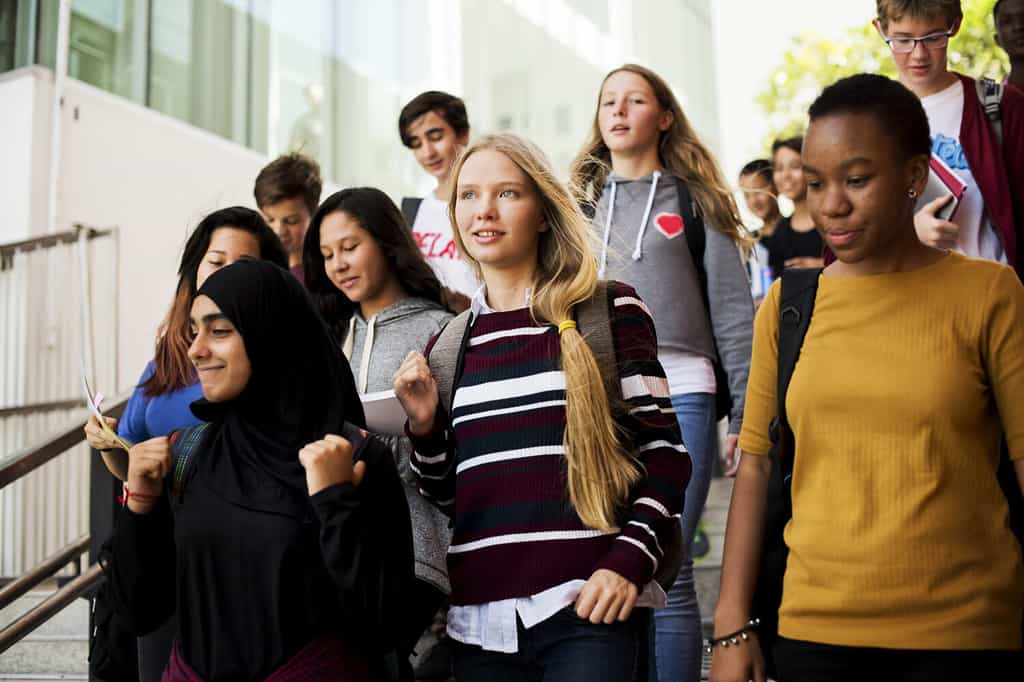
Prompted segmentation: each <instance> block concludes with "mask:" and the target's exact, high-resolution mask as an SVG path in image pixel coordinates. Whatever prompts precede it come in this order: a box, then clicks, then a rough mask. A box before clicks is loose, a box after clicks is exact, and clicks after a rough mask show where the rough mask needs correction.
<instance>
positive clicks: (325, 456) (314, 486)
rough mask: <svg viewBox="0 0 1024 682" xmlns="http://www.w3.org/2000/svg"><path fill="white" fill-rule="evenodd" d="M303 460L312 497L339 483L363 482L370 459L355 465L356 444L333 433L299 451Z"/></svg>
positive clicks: (300, 460) (307, 484) (301, 460)
mask: <svg viewBox="0 0 1024 682" xmlns="http://www.w3.org/2000/svg"><path fill="white" fill-rule="evenodd" d="M299 463H300V464H302V468H303V469H305V470H306V487H308V488H309V494H310V496H313V495H316V494H317V493H318V492H320V491H321V490H323V489H324V488H330V487H331V486H332V485H338V484H339V483H352V484H353V485H359V484H360V483H362V482H363V475H364V474H365V473H366V462H356V464H355V466H353V465H352V444H351V443H349V442H348V441H347V440H345V439H344V438H342V437H341V436H336V435H334V434H333V433H329V434H327V435H326V436H324V437H323V439H322V440H318V441H315V442H313V443H309V444H308V445H306V446H305V447H304V448H302V449H301V450H299Z"/></svg>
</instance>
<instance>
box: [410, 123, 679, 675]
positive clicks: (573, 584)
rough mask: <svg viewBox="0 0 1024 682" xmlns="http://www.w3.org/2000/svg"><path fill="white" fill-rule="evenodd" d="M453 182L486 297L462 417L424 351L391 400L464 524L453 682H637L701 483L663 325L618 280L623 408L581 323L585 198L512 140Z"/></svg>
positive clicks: (453, 210)
mask: <svg viewBox="0 0 1024 682" xmlns="http://www.w3.org/2000/svg"><path fill="white" fill-rule="evenodd" d="M451 177H452V181H451V189H450V192H451V195H450V197H449V211H450V217H451V220H452V226H453V230H454V233H455V238H456V240H457V241H458V246H459V249H460V250H461V252H462V254H463V256H464V257H465V258H466V260H467V261H468V262H470V263H471V264H472V265H473V267H474V268H476V269H477V271H478V272H479V274H480V277H481V280H482V281H483V283H484V284H483V286H482V287H481V289H480V290H479V291H478V292H477V293H476V295H475V296H474V297H473V300H472V304H471V306H470V311H469V313H468V314H469V315H470V316H471V317H470V318H469V320H470V321H469V325H468V334H467V338H466V339H464V343H463V346H464V347H463V349H462V350H461V351H460V355H461V357H460V358H444V360H445V361H447V362H449V363H451V364H456V365H457V366H458V367H459V368H460V371H459V372H457V373H456V375H455V386H454V389H453V397H452V403H451V405H452V406H451V413H450V414H449V413H448V410H447V406H446V405H441V404H439V396H438V389H437V384H436V382H435V378H434V376H433V375H432V374H431V371H430V365H429V363H428V360H427V358H426V357H424V355H423V354H420V353H411V354H410V355H409V356H408V357H407V358H406V360H405V362H404V363H403V364H402V366H401V367H400V368H399V370H398V372H396V374H395V382H394V386H395V392H396V394H397V396H398V398H399V400H400V401H401V403H402V405H403V407H404V408H405V411H406V413H407V415H408V418H409V419H408V423H407V426H406V429H407V432H408V434H409V436H410V437H411V438H412V440H413V445H414V450H415V451H414V454H413V456H412V464H413V467H414V469H415V470H416V472H417V474H418V476H419V479H420V483H421V487H422V491H423V493H424V494H425V495H427V496H428V497H431V498H432V499H434V501H435V502H436V503H438V504H439V505H440V506H441V507H442V509H444V510H445V511H447V512H448V513H449V514H451V515H452V517H453V522H454V523H453V526H454V530H453V532H454V535H453V539H452V545H451V547H450V549H449V554H448V571H449V578H450V581H451V587H452V593H451V604H452V608H451V611H450V612H449V618H448V634H449V635H450V636H451V638H452V639H453V640H455V641H456V642H457V643H456V646H455V674H456V678H457V679H459V680H460V682H474V681H475V680H487V681H488V682H491V681H494V680H498V681H501V680H510V681H512V680H514V681H515V682H524V681H530V680H537V681H538V682H539V681H540V680H545V681H552V680H556V681H557V680H566V681H568V680H581V679H586V680H597V681H601V680H608V681H609V682H612V681H615V682H621V681H622V680H629V679H632V675H633V672H634V666H635V665H636V663H637V661H638V658H639V655H640V654H641V653H643V652H641V651H640V650H639V643H640V641H641V633H642V629H643V628H644V627H646V623H645V621H643V619H640V618H637V617H634V614H633V608H634V606H636V605H638V604H639V605H645V604H646V605H656V604H657V603H659V592H660V588H657V587H656V586H655V585H654V584H653V583H652V577H653V576H654V573H655V570H656V568H657V567H658V565H659V563H660V562H662V560H663V559H664V556H663V553H662V548H664V547H667V546H668V545H669V541H670V540H671V534H672V532H673V530H674V529H675V528H676V527H677V526H676V525H675V521H674V518H673V516H674V515H677V514H679V513H680V511H681V509H682V503H683V499H682V496H681V495H680V494H678V493H679V491H681V490H682V489H683V488H684V487H685V485H686V481H687V479H688V478H689V472H690V462H689V457H688V455H687V453H686V450H685V449H684V448H683V445H682V439H681V436H680V432H679V427H678V425H677V423H676V421H675V420H674V419H673V418H672V415H671V409H670V408H671V406H670V403H669V399H668V385H667V383H666V381H665V375H664V372H663V370H662V368H661V366H660V365H659V364H658V359H657V354H656V350H657V345H656V341H655V334H654V324H653V321H652V320H651V317H650V315H649V313H648V311H647V308H646V306H645V305H644V303H643V302H642V301H641V300H640V298H639V297H638V296H637V295H636V292H635V291H634V290H633V289H632V288H631V287H629V286H626V285H624V284H620V283H617V282H609V283H608V287H607V291H608V297H607V298H608V306H609V320H610V330H608V332H609V333H610V335H611V337H612V339H613V346H614V349H615V359H616V369H617V372H618V375H619V377H618V378H619V380H620V381H621V403H619V402H618V401H617V402H616V404H615V405H613V404H612V402H611V400H610V399H609V397H608V394H607V392H606V389H605V383H604V378H603V377H602V374H601V370H600V367H599V365H598V363H597V360H596V358H595V356H594V354H593V352H592V351H591V349H590V347H589V346H588V344H587V342H586V341H585V339H584V337H583V334H585V333H587V330H584V329H579V328H577V327H576V326H575V321H574V308H576V306H578V305H579V304H581V303H583V302H585V301H587V300H588V299H590V298H591V297H592V296H593V295H594V293H595V291H596V289H597V286H598V275H597V263H596V260H595V258H594V256H593V252H592V248H591V245H590V242H589V227H588V225H587V223H586V219H585V218H584V216H583V215H582V213H581V212H580V209H579V207H578V205H577V203H576V201H575V198H574V197H573V196H572V195H571V194H570V193H569V191H568V190H567V189H566V187H565V186H564V185H563V184H562V183H560V182H559V181H558V179H557V178H556V177H555V175H554V173H553V172H552V170H551V167H550V165H549V163H548V162H547V160H546V159H545V157H544V155H543V154H542V153H541V152H540V151H539V150H538V149H537V148H536V147H534V146H533V145H532V144H530V143H529V142H527V141H526V140H523V139H522V138H519V137H516V136H513V135H489V136H486V137H483V138H481V139H480V140H478V141H477V142H476V143H474V144H473V145H472V146H471V147H469V148H468V149H467V150H466V151H465V152H464V154H463V155H462V156H461V157H460V159H459V161H458V162H457V163H456V165H455V167H454V169H453V172H452V176H451ZM433 344H434V341H432V342H431V344H429V345H428V347H427V349H426V351H425V353H426V356H427V357H429V356H430V353H431V350H432V349H433ZM431 360H432V361H435V362H436V361H438V358H431ZM663 601H664V592H660V602H663Z"/></svg>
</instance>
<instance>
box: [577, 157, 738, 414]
mask: <svg viewBox="0 0 1024 682" xmlns="http://www.w3.org/2000/svg"><path fill="white" fill-rule="evenodd" d="M613 197H614V205H613V206H612V210H611V211H610V215H609V210H608V207H609V204H610V203H612V199H613ZM682 215H683V213H682V212H681V211H680V210H679V197H678V192H677V189H676V179H675V177H673V176H672V175H669V174H666V173H662V172H655V173H653V174H651V175H646V176H643V177H641V178H637V179H635V180H629V179H626V178H623V177H621V176H618V175H615V174H614V173H613V174H611V175H610V176H609V178H608V182H607V183H606V184H605V188H604V192H603V194H602V195H601V199H600V201H599V202H598V205H597V209H596V211H595V214H594V219H593V228H594V231H595V232H596V233H597V236H598V238H599V239H601V246H600V247H599V248H598V253H597V257H598V260H599V263H600V265H601V267H602V274H601V276H602V278H604V279H614V280H618V281H620V282H625V283H627V284H631V285H633V287H635V288H636V290H637V292H638V293H639V294H640V297H641V298H642V299H643V300H644V302H645V303H646V304H647V307H648V308H650V311H651V315H652V316H653V317H654V323H655V327H656V329H657V333H658V352H659V356H662V355H668V354H672V355H674V356H678V355H679V354H680V353H686V354H693V355H697V356H702V357H705V358H707V359H708V360H712V361H714V359H715V349H716V347H717V349H718V355H719V357H720V358H721V363H722V366H723V367H724V368H725V371H726V374H727V375H728V377H729V393H730V394H731V395H732V400H733V408H732V413H731V415H730V419H729V432H730V433H738V432H739V428H740V424H741V422H742V420H743V399H744V397H745V394H746V389H747V374H748V373H749V371H750V352H751V345H752V338H753V329H754V304H753V301H752V300H751V297H750V283H749V280H748V278H747V270H746V267H745V266H744V263H743V260H742V258H741V255H740V251H739V248H738V247H737V245H736V243H735V242H734V241H733V240H732V238H730V237H729V236H728V235H725V234H723V233H722V232H720V231H718V230H717V229H715V228H714V226H712V225H711V224H709V223H707V222H706V220H707V218H706V217H705V226H704V233H705V247H704V271H705V272H706V273H707V282H708V284H707V288H708V292H707V293H708V297H707V298H708V302H709V306H710V308H711V310H710V316H709V315H708V311H707V310H706V308H705V305H704V297H703V295H702V293H701V290H700V283H699V279H698V275H697V269H696V268H695V267H694V263H693V257H692V256H691V255H690V249H689V246H688V245H687V241H686V234H685V230H686V229H687V228H688V227H690V226H687V225H683V218H682ZM609 218H610V219H609ZM663 364H665V360H663ZM670 379H671V376H670ZM674 392H675V391H674ZM712 392H713V391H712Z"/></svg>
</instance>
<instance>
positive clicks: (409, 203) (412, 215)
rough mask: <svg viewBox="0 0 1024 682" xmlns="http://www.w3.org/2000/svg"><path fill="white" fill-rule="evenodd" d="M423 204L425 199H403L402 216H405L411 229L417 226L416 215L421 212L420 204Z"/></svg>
mask: <svg viewBox="0 0 1024 682" xmlns="http://www.w3.org/2000/svg"><path fill="white" fill-rule="evenodd" d="M422 203H423V199H421V198H420V197H402V215H404V216H405V221H406V222H407V223H409V229H410V230H411V229H412V226H413V225H415V224H416V214H418V213H419V212H420V204H422Z"/></svg>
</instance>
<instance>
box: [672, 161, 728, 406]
mask: <svg viewBox="0 0 1024 682" xmlns="http://www.w3.org/2000/svg"><path fill="white" fill-rule="evenodd" d="M675 181H676V196H677V197H678V201H679V213H680V217H681V218H682V219H683V226H684V228H683V234H684V235H685V236H686V246H687V247H688V248H689V249H690V259H691V260H692V261H693V267H694V269H696V271H697V283H698V284H699V285H700V295H701V300H702V301H704V310H705V312H706V313H707V315H708V328H709V329H711V328H712V327H711V299H709V298H708V272H707V270H706V269H705V268H704V247H705V244H706V243H707V235H706V233H705V229H707V228H706V227H705V225H704V218H703V216H701V213H700V211H699V210H698V209H697V204H696V203H694V201H693V196H692V195H691V194H690V189H689V187H687V186H686V183H685V182H683V181H682V180H680V179H679V178H676V179H675ZM711 337H712V342H714V334H712V335H711ZM713 365H714V370H715V385H716V386H717V388H716V390H715V416H716V417H718V418H719V419H721V418H722V417H726V416H728V415H729V412H731V411H732V393H731V392H730V390H729V377H728V375H727V374H726V373H725V367H723V366H722V359H721V358H720V357H719V356H718V347H717V344H716V346H715V358H714V362H713Z"/></svg>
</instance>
